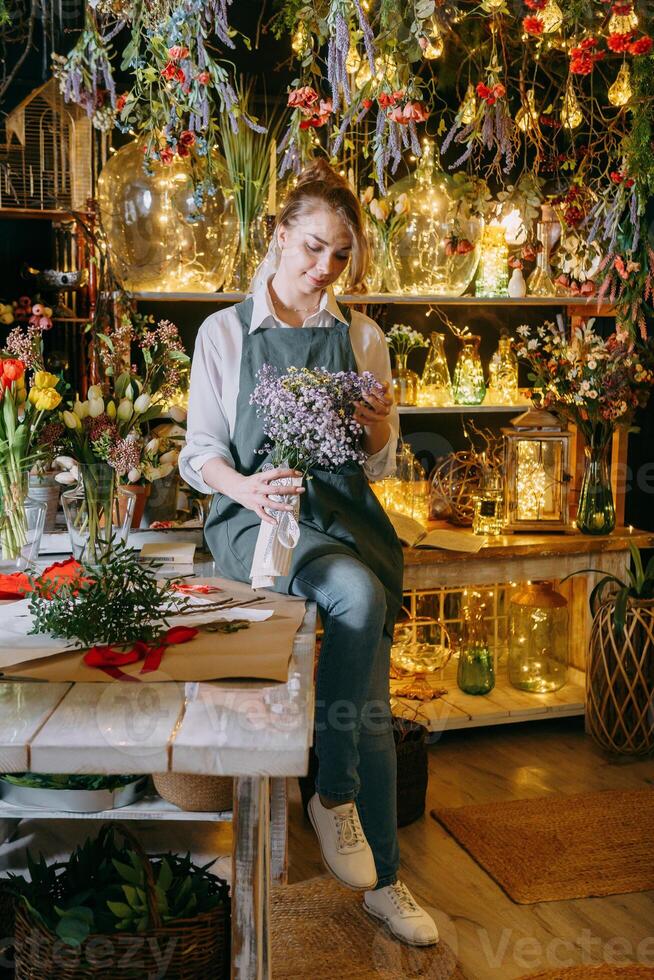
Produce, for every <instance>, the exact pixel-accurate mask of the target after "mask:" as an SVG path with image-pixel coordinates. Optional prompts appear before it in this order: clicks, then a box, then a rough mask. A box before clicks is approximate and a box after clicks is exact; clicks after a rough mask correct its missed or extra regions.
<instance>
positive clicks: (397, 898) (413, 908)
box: [388, 881, 421, 915]
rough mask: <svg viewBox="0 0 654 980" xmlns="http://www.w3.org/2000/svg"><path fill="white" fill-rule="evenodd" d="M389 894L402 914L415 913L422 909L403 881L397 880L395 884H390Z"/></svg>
mask: <svg viewBox="0 0 654 980" xmlns="http://www.w3.org/2000/svg"><path fill="white" fill-rule="evenodd" d="M388 894H389V897H390V899H391V901H392V903H393V905H394V906H395V908H396V909H397V910H398V912H400V913H401V914H402V915H407V914H408V915H413V914H414V913H416V912H420V911H421V908H420V906H419V905H418V903H417V902H416V900H415V899H414V897H413V895H412V894H411V892H410V891H409V889H408V888H407V886H406V885H405V884H404V883H403V882H401V881H396V882H395V884H393V885H390V886H389V889H388Z"/></svg>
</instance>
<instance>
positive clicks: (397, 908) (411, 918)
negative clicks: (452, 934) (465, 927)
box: [363, 881, 438, 946]
mask: <svg viewBox="0 0 654 980" xmlns="http://www.w3.org/2000/svg"><path fill="white" fill-rule="evenodd" d="M363 907H364V909H365V910H366V912H369V913H370V915H374V917H375V918H376V919H381V920H382V922H385V923H386V925H387V926H388V928H389V929H390V931H391V932H392V933H393V935H394V936H395V937H396V938H397V939H401V940H402V942H403V943H409V945H411V946H433V945H434V943H437V942H438V929H437V928H436V923H435V922H434V920H433V919H432V917H431V915H428V913H427V912H425V910H424V909H421V908H420V906H419V905H418V903H417V902H416V900H415V899H414V897H413V895H412V894H411V892H410V891H409V889H408V888H407V887H406V885H403V884H402V882H401V881H396V882H395V884H394V885H387V886H386V888H378V889H377V890H376V891H367V892H366V894H365V895H364V897H363Z"/></svg>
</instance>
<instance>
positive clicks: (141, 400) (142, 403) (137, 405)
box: [134, 392, 152, 415]
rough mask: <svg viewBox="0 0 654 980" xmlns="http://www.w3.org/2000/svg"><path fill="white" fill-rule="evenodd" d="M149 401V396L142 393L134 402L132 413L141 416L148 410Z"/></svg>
mask: <svg viewBox="0 0 654 980" xmlns="http://www.w3.org/2000/svg"><path fill="white" fill-rule="evenodd" d="M151 401H152V399H151V398H150V396H149V395H148V394H147V393H146V392H143V394H142V395H139V396H138V398H137V399H136V401H135V402H134V411H135V412H138V414H139V415H143V413H144V412H147V410H148V409H149V407H150V403H151Z"/></svg>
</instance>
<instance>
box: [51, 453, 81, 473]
mask: <svg viewBox="0 0 654 980" xmlns="http://www.w3.org/2000/svg"><path fill="white" fill-rule="evenodd" d="M52 462H53V463H54V465H55V466H57V467H58V468H59V469H60V470H72V469H76V468H77V463H76V462H75V460H74V459H73V457H72V456H55V458H54V459H53V460H52Z"/></svg>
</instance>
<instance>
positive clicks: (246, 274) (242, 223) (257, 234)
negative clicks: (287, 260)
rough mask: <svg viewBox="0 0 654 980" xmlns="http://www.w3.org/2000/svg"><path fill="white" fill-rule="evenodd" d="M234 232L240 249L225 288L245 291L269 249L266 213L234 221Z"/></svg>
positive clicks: (236, 291) (238, 291)
mask: <svg viewBox="0 0 654 980" xmlns="http://www.w3.org/2000/svg"><path fill="white" fill-rule="evenodd" d="M234 234H235V236H236V238H237V241H238V250H237V252H236V256H235V258H234V265H233V268H232V273H231V276H230V277H228V279H227V282H226V285H225V290H226V291H228V292H235V293H245V292H247V290H248V287H249V285H250V282H251V281H252V277H253V276H254V273H255V272H256V269H257V266H258V265H259V263H260V262H262V261H263V260H264V258H265V257H266V252H267V250H268V242H269V233H268V223H267V222H266V215H265V214H264V213H263V212H260V213H259V214H257V215H255V216H254V218H252V219H250V220H248V219H247V218H246V217H243V218H241V219H240V220H236V221H234Z"/></svg>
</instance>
